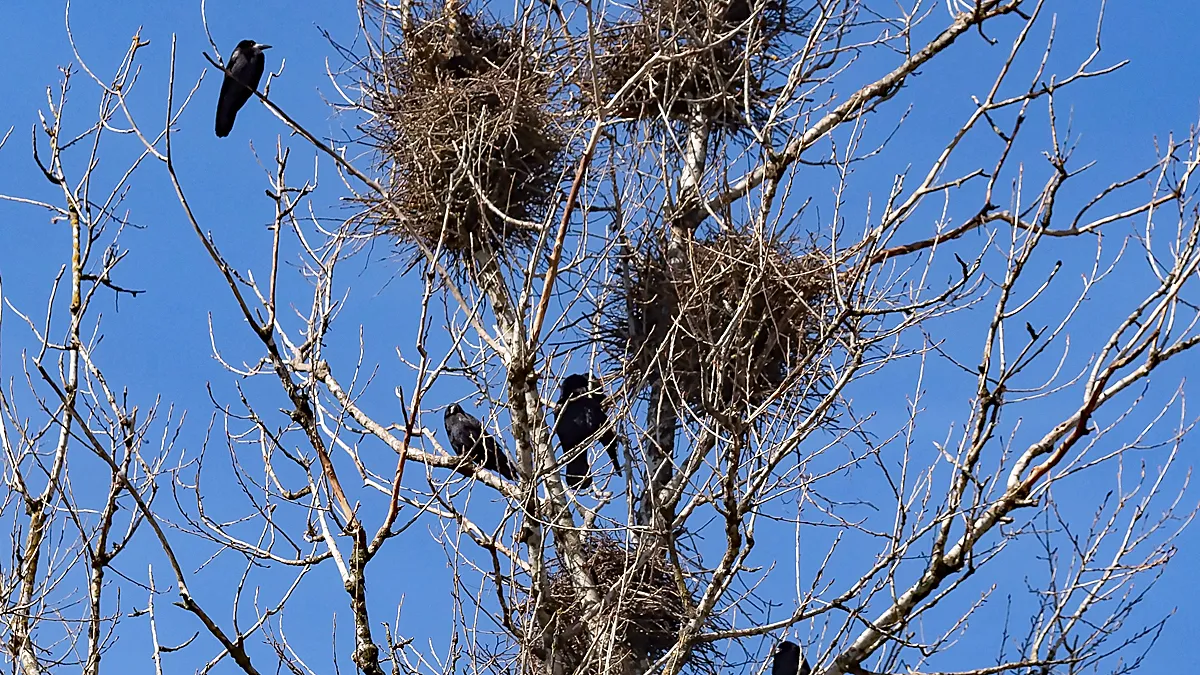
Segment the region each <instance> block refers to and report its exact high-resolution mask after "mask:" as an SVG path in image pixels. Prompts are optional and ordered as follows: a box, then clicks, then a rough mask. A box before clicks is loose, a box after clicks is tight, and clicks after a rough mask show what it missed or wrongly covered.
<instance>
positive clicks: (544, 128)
mask: <svg viewBox="0 0 1200 675" xmlns="http://www.w3.org/2000/svg"><path fill="white" fill-rule="evenodd" d="M538 55H539V52H538V49H537V46H536V44H535V43H534V38H533V37H531V36H530V34H529V33H528V32H527V31H526V32H521V31H519V30H517V29H516V28H513V27H509V26H504V25H502V24H499V23H489V22H488V21H486V20H485V19H483V18H481V17H479V16H476V15H473V14H469V13H466V12H457V13H455V14H438V15H435V16H432V17H416V18H414V21H413V25H412V26H411V27H410V28H409V29H408V30H407V32H406V35H405V39H404V41H403V43H402V44H400V45H398V46H396V47H395V48H394V49H392V50H391V51H390V52H389V53H388V54H387V55H386V56H385V57H384V58H383V60H382V62H381V65H380V67H379V72H376V73H372V74H373V75H374V78H373V81H372V83H371V91H370V92H369V94H370V96H371V98H372V99H373V108H374V110H375V112H376V117H375V121H374V124H373V126H372V127H371V129H370V132H371V133H372V135H373V137H374V138H375V140H376V141H377V142H378V145H379V150H380V162H381V164H382V167H381V168H382V172H383V173H385V174H386V175H387V176H388V181H387V186H388V194H386V195H384V196H383V197H382V200H380V202H379V203H376V204H374V205H373V206H374V208H373V209H372V213H373V214H374V217H375V225H376V226H377V228H381V229H382V230H383V231H386V232H389V233H392V234H394V235H396V236H397V237H399V238H400V239H401V241H407V242H409V243H420V244H423V245H424V246H426V247H428V248H429V249H430V250H436V249H438V248H439V247H440V248H441V250H443V251H445V252H448V253H450V254H451V255H466V254H468V253H470V252H472V251H474V250H476V249H477V248H478V247H480V246H484V245H487V246H492V247H497V248H499V247H511V246H520V245H526V244H528V243H530V242H532V241H534V239H535V238H536V233H537V228H538V225H539V223H540V221H541V219H542V218H543V216H544V214H545V211H546V209H547V208H548V206H549V204H550V201H551V199H552V198H553V195H554V193H555V191H556V188H557V186H558V181H559V178H560V172H561V166H562V157H563V153H564V149H565V142H564V138H563V136H562V134H560V133H559V130H558V129H557V127H556V125H555V122H554V115H553V114H552V110H551V100H552V95H551V91H550V90H551V86H552V81H551V78H550V76H549V74H548V73H547V72H545V71H544V70H542V69H540V68H539V65H540V64H539V61H538ZM384 201H386V203H383V202H384Z"/></svg>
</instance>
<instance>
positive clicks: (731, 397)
mask: <svg viewBox="0 0 1200 675" xmlns="http://www.w3.org/2000/svg"><path fill="white" fill-rule="evenodd" d="M623 277H624V279H623V283H622V284H620V285H618V286H617V287H616V288H615V289H614V291H615V292H614V296H615V302H613V303H611V305H610V309H609V311H608V312H607V313H608V320H607V326H606V327H605V331H604V332H605V334H606V338H607V339H606V344H607V346H608V349H609V353H610V356H612V357H613V358H614V359H615V360H616V361H618V362H619V364H620V365H621V366H622V369H623V370H624V373H625V376H626V379H627V380H628V381H631V382H654V381H664V382H666V383H667V384H668V385H669V386H670V388H671V390H672V391H675V392H678V393H679V394H680V396H681V398H682V399H683V400H685V401H687V402H689V403H692V404H698V405H701V406H702V407H705V408H707V409H710V410H728V409H730V408H732V409H738V408H744V406H745V405H746V404H758V403H761V402H763V401H764V400H767V399H770V398H773V397H781V396H783V395H785V394H787V393H789V392H792V391H796V390H801V389H804V388H805V387H813V385H816V384H818V382H817V381H816V377H815V376H813V375H812V373H815V372H817V371H818V368H817V367H816V360H815V359H814V358H813V356H814V355H815V354H817V353H818V352H819V350H820V348H821V345H822V343H823V342H825V341H827V340H828V339H829V338H830V337H831V336H833V331H834V330H835V326H834V325H833V323H834V321H835V319H834V307H833V290H834V285H835V284H836V283H837V266H836V264H835V262H834V261H833V260H832V259H831V258H830V256H829V255H828V254H827V253H825V252H824V251H822V250H821V249H819V248H817V247H816V246H812V245H801V244H799V243H798V242H792V241H784V240H781V239H779V238H776V237H764V236H760V235H758V234H754V233H739V232H722V233H718V234H714V235H711V236H709V237H707V238H705V239H700V240H691V241H688V242H685V243H683V244H682V245H681V246H680V247H679V248H678V249H676V250H674V251H673V252H672V253H671V255H668V254H667V250H666V247H665V245H664V243H663V242H661V241H657V240H656V241H652V242H650V243H649V246H648V247H647V250H643V251H640V252H635V251H628V252H627V253H626V254H625V260H624V270H623ZM806 374H807V375H806Z"/></svg>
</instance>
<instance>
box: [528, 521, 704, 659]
mask: <svg viewBox="0 0 1200 675" xmlns="http://www.w3.org/2000/svg"><path fill="white" fill-rule="evenodd" d="M583 553H584V559H585V560H584V566H585V567H586V569H587V571H588V573H589V574H590V575H591V577H592V580H593V581H595V583H596V591H597V593H598V594H599V595H600V598H601V602H602V603H603V607H602V608H601V610H600V612H599V613H598V614H597V615H596V616H598V617H601V620H602V621H604V622H605V625H604V628H603V630H604V636H606V637H607V636H611V641H610V640H609V639H600V640H597V641H596V642H595V643H588V642H587V641H586V640H585V638H584V633H583V631H582V630H579V627H580V626H581V625H582V622H584V621H585V620H587V617H585V616H584V608H583V603H582V601H581V597H582V592H581V590H580V589H579V588H578V587H577V585H576V584H575V582H574V580H573V579H572V578H571V574H570V572H569V571H568V570H566V569H561V568H560V569H557V570H555V571H553V572H551V574H550V575H549V585H548V589H547V592H548V595H549V597H548V598H547V600H548V604H547V607H546V608H547V609H548V610H549V611H550V614H551V615H552V616H553V617H554V621H556V622H557V625H556V626H554V629H555V630H554V634H555V635H557V636H558V638H559V639H558V642H557V645H556V647H555V650H556V653H555V654H553V655H549V654H547V655H544V657H542V658H539V659H537V661H536V662H535V666H536V670H544V671H546V672H549V670H550V668H549V667H548V666H549V664H550V662H551V660H552V659H553V660H557V661H559V662H560V663H562V665H563V666H564V668H563V672H565V673H574V674H576V675H611V674H614V673H623V672H629V671H628V666H630V665H634V664H637V663H645V662H647V660H649V661H653V660H654V659H657V658H658V657H660V656H662V655H663V654H664V653H666V651H667V650H668V649H670V648H671V647H673V646H674V645H675V642H676V640H677V639H678V636H679V631H680V629H681V628H682V627H683V625H684V623H685V622H686V621H687V620H688V619H689V618H690V616H691V606H692V598H691V591H690V590H688V589H687V588H686V587H681V582H680V581H678V580H677V577H676V574H675V573H674V571H673V568H672V566H671V563H670V562H669V561H668V560H667V558H666V556H665V554H664V552H663V551H661V550H659V551H657V553H656V554H644V555H643V559H642V560H638V553H639V551H638V550H637V549H636V548H631V547H627V546H626V545H625V544H623V543H621V542H620V541H617V540H615V539H613V538H612V537H610V536H608V535H602V534H591V535H590V536H588V537H587V538H585V539H584V540H583ZM614 589H616V590H614ZM592 620H593V621H594V620H595V619H594V618H593V619H592ZM710 652H711V648H705V647H699V648H697V649H695V650H693V654H692V656H691V658H690V659H689V663H688V665H689V669H690V670H692V671H696V670H697V669H698V667H700V668H702V667H703V665H704V664H706V663H709V662H711V661H713V660H714V657H715V655H714V654H713V653H710Z"/></svg>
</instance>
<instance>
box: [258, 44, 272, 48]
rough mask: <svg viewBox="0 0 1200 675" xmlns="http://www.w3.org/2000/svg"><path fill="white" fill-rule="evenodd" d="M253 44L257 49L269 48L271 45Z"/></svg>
mask: <svg viewBox="0 0 1200 675" xmlns="http://www.w3.org/2000/svg"><path fill="white" fill-rule="evenodd" d="M254 46H255V47H258V48H259V49H270V48H271V45H260V44H256V45H254Z"/></svg>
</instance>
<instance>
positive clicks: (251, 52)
mask: <svg viewBox="0 0 1200 675" xmlns="http://www.w3.org/2000/svg"><path fill="white" fill-rule="evenodd" d="M270 48H271V45H260V44H258V43H257V42H255V41H254V40H242V41H241V42H239V43H238V45H237V47H236V48H234V50H233V54H232V55H231V56H230V57H229V61H228V62H227V63H226V64H225V70H226V71H228V72H226V73H225V81H224V82H222V83H221V98H220V99H218V100H217V138H225V137H226V136H228V135H229V132H230V131H233V119H234V118H235V117H237V114H238V111H239V110H241V109H242V106H244V105H246V101H249V100H250V97H251V96H253V95H254V90H256V89H258V81H259V80H261V79H262V76H263V67H264V65H263V50H264V49H270Z"/></svg>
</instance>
